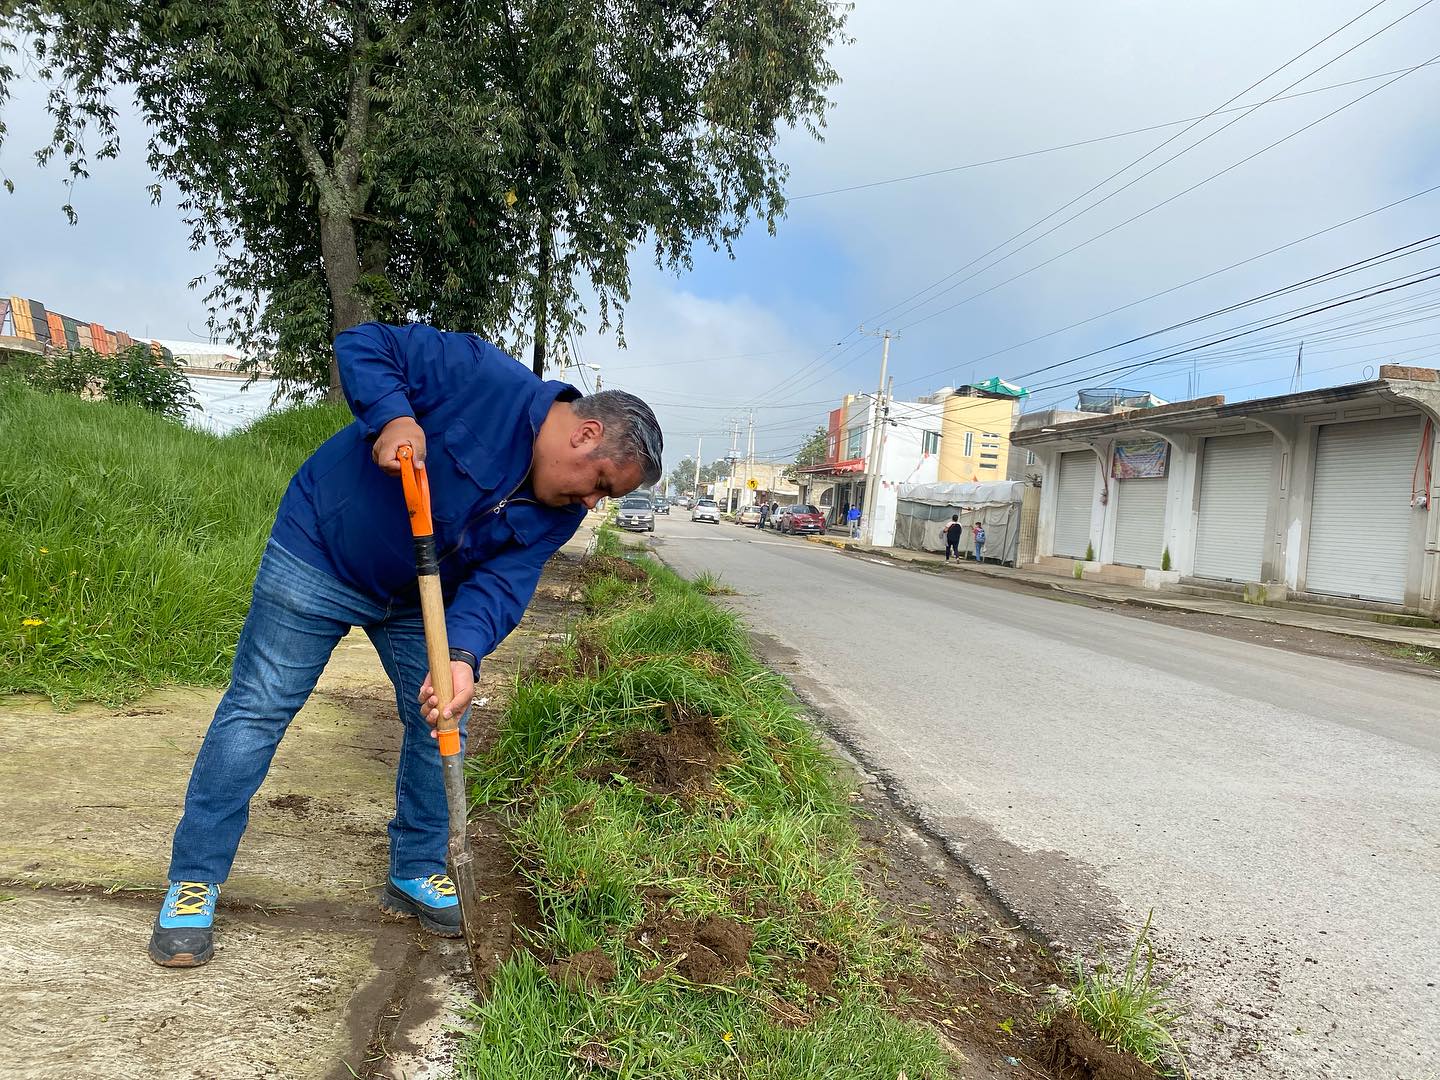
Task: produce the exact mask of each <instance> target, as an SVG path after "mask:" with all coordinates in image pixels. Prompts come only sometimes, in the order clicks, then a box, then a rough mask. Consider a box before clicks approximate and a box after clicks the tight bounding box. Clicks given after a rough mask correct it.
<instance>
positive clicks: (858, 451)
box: [845, 427, 865, 461]
mask: <svg viewBox="0 0 1440 1080" xmlns="http://www.w3.org/2000/svg"><path fill="white" fill-rule="evenodd" d="M864 453H865V429H864V428H863V427H857V428H856V429H855V430H854V431H852V432H850V435H849V438H848V439H847V440H846V442H845V458H846V460H847V461H853V460H854V459H855V458H858V457H860V456H861V455H862V454H864Z"/></svg>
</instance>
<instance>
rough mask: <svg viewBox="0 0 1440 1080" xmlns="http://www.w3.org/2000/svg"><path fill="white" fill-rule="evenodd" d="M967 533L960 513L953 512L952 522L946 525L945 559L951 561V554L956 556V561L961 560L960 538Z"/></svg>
mask: <svg viewBox="0 0 1440 1080" xmlns="http://www.w3.org/2000/svg"><path fill="white" fill-rule="evenodd" d="M964 535H965V526H964V525H961V524H960V515H959V514H951V515H950V524H949V525H946V526H945V561H946V562H949V561H950V556H952V555H953V556H955V561H956V562H959V561H960V538H961V537H962V536H964Z"/></svg>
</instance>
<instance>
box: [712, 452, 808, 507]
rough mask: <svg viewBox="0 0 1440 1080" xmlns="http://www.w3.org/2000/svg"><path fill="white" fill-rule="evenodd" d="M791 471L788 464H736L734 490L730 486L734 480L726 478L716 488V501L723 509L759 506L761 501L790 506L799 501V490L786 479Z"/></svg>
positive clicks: (774, 462)
mask: <svg viewBox="0 0 1440 1080" xmlns="http://www.w3.org/2000/svg"><path fill="white" fill-rule="evenodd" d="M789 468H791V463H790V462H788V461H745V460H743V459H742V460H740V461H737V462H736V463H735V475H734V478H733V483H734V485H735V486H734V489H731V488H730V487H729V485H730V483H731V482H732V480H731V477H728V476H727V477H725V478H724V481H723V483H720V484H717V485H716V488H717V489H718V490H717V495H716V499H717V501H719V502H720V503H721V505H722V506H732V505H733V506H736V507H742V506H750V505H751V504H754V505H757V506H758V505H759V504H760V503H762V502H776V503H779V504H780V505H781V506H790V505H792V504H793V503H795V502H797V501H799V499H800V489H799V487H798V486H797V485H796V484H795V482H794V481H793V480H787V479H786V478H785V470H786V469H789Z"/></svg>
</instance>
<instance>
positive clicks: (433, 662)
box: [395, 446, 485, 993]
mask: <svg viewBox="0 0 1440 1080" xmlns="http://www.w3.org/2000/svg"><path fill="white" fill-rule="evenodd" d="M395 456H396V457H398V458H399V459H400V481H401V483H402V484H403V485H404V488H405V506H406V509H408V510H409V511H410V531H411V533H412V534H414V537H415V570H416V573H417V576H418V578H419V583H420V615H421V618H422V619H423V620H424V623H425V652H426V654H427V655H428V657H429V660H430V681H431V685H433V686H434V687H435V698H436V700H437V701H438V702H439V703H440V721H439V723H438V724H436V726H435V732H436V737H437V738H438V739H439V742H440V768H441V769H442V770H443V771H444V775H445V803H446V805H447V806H448V807H449V810H450V839H449V845H448V848H449V855H450V880H451V881H453V882H454V883H455V892H456V895H457V896H458V897H459V900H460V925H461V929H462V930H463V931H464V933H465V949H466V951H467V952H468V953H469V954H470V973H471V977H472V978H473V979H474V980H475V987H476V989H478V990H479V991H480V992H481V993H484V990H485V987H484V986H482V985H481V982H480V980H481V974H480V973H481V972H482V971H483V970H485V969H484V967H483V966H482V964H481V952H480V927H479V922H478V919H479V916H480V901H479V899H478V896H479V894H478V893H477V892H476V891H475V856H474V855H473V853H472V852H471V851H470V838H469V835H468V833H467V830H466V827H465V809H466V799H465V770H464V762H465V756H464V752H463V751H462V750H461V748H460V719H461V718H460V717H458V716H453V717H446V715H445V707H446V706H447V705H448V704H449V703H450V701H451V699H452V698H454V696H455V687H454V684H453V683H452V682H451V681H450V638H449V635H448V634H447V633H446V632H445V599H444V597H443V596H442V595H441V592H440V561H439V559H438V558H437V557H436V554H435V527H434V525H432V524H431V521H430V481H429V479H428V478H427V477H426V475H425V468H424V466H421V467H419V468H417V467H416V465H415V458H414V451H413V450H412V449H411V447H409V446H401V447H400V448H399V449H398V450H397V451H396V455H395Z"/></svg>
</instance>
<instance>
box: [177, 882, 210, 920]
mask: <svg viewBox="0 0 1440 1080" xmlns="http://www.w3.org/2000/svg"><path fill="white" fill-rule="evenodd" d="M176 884H177V885H179V888H178V889H176V891H175V902H174V903H172V904H171V905H170V914H171V915H204V914H205V905H207V904H208V903H209V902H210V883H209V882H208V881H181V882H177V883H176Z"/></svg>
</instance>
